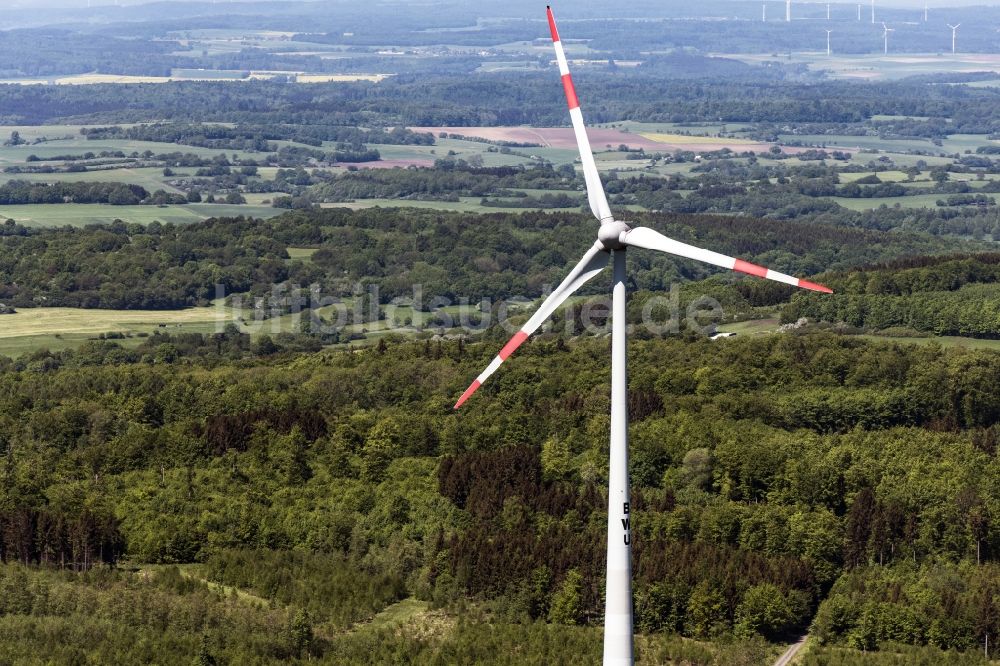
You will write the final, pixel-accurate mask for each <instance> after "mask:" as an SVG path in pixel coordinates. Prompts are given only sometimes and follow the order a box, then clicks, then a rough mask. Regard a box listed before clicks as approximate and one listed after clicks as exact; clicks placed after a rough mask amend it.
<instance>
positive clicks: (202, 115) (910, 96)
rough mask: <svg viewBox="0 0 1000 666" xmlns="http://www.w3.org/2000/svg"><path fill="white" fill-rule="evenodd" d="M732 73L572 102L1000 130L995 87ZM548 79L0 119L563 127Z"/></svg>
mask: <svg viewBox="0 0 1000 666" xmlns="http://www.w3.org/2000/svg"><path fill="white" fill-rule="evenodd" d="M705 60H712V59H707V58H706V59H705ZM724 62H731V61H724ZM734 69H735V71H733V72H732V73H731V74H730V75H728V76H725V75H721V74H720V76H718V77H717V80H711V79H709V80H705V79H701V78H699V79H691V78H686V77H682V76H678V77H674V78H669V77H666V76H664V74H663V72H662V67H660V66H659V64H658V63H651V64H650V65H649V66H648V67H643V66H640V67H635V68H631V69H630V70H626V69H624V68H619V69H616V70H610V71H609V70H603V69H601V68H592V69H583V70H581V71H580V72H578V73H577V76H576V80H578V87H579V90H580V94H581V99H582V98H583V97H584V96H585V97H586V100H587V106H586V109H587V120H588V122H591V123H597V122H613V121H617V120H621V119H624V118H628V119H630V120H634V121H650V122H691V121H700V120H704V119H706V118H709V119H712V120H719V121H723V122H762V123H794V124H795V125H796V126H798V125H803V124H828V123H842V124H843V123H847V124H854V123H860V122H863V121H866V120H868V119H869V118H871V116H873V115H876V114H884V115H893V116H919V117H930V118H950V119H951V123H950V129H949V131H950V132H952V133H954V132H963V133H981V134H989V133H996V132H1000V124H998V123H1000V121H998V120H997V118H996V117H995V113H994V112H993V108H994V107H995V104H996V99H997V96H998V95H1000V91H998V89H997V88H991V87H981V88H978V87H969V86H951V85H949V86H937V85H930V86H929V85H927V84H926V82H922V81H919V80H907V79H904V80H901V81H872V82H867V83H864V84H858V83H856V82H848V81H836V80H826V79H822V78H813V79H811V80H810V79H809V78H806V79H805V80H797V79H795V78H790V79H789V80H784V79H783V77H780V76H776V75H774V74H772V73H770V71H769V70H770V68H754V67H750V66H746V65H738V66H734ZM552 76H553V75H552V72H549V71H545V72H538V73H529V72H496V73H482V74H479V75H477V76H475V77H472V78H470V77H468V76H463V75H453V74H448V73H446V72H443V73H424V74H420V75H410V74H400V75H398V76H393V77H390V78H389V79H386V80H384V81H381V82H379V83H367V82H355V83H348V82H338V83H332V84H310V85H308V86H303V85H300V84H291V83H287V82H278V81H246V82H243V83H242V84H241V85H239V86H233V85H232V83H231V82H196V81H191V82H185V81H178V82H175V83H172V84H171V85H162V84H112V85H109V84H94V85H91V86H84V87H81V86H4V85H0V109H2V114H0V123H2V124H5V125H24V124H29V125H30V124H40V123H54V122H56V121H63V122H65V121H70V120H72V121H73V122H86V123H89V124H94V123H101V124H108V123H134V122H170V123H187V122H217V123H218V122H230V123H244V124H248V125H263V126H272V125H273V126H277V127H281V126H282V125H320V126H324V125H326V126H341V127H346V126H352V127H357V126H361V127H367V126H370V125H371V124H373V123H378V124H379V125H381V126H384V127H393V126H395V125H397V124H403V125H407V126H468V125H471V126H482V125H522V124H530V125H537V126H563V125H565V124H566V118H565V109H564V108H563V106H562V104H561V103H560V100H559V98H558V94H559V90H558V85H556V86H555V87H553V81H554V79H553V78H552ZM818 76H819V75H815V77H818ZM944 80H945V81H950V80H951V79H948V78H945V79H944ZM963 80H964V79H963ZM556 83H557V84H558V82H556ZM512 90H516V91H517V98H518V104H516V105H511V104H509V103H506V102H507V101H509V96H510V94H511V91H512ZM833 100H836V103H834V101H833ZM344 131H347V130H346V129H345V130H344Z"/></svg>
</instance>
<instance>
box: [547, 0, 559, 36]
mask: <svg viewBox="0 0 1000 666" xmlns="http://www.w3.org/2000/svg"><path fill="white" fill-rule="evenodd" d="M545 14H546V15H547V16H548V17H549V32H551V33H552V41H553V42H558V41H559V31H558V30H556V17H555V16H553V15H552V8H551V7H546V8H545Z"/></svg>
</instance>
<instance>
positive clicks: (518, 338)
mask: <svg viewBox="0 0 1000 666" xmlns="http://www.w3.org/2000/svg"><path fill="white" fill-rule="evenodd" d="M527 339H528V334H527V333H525V332H524V331H518V332H517V333H515V334H514V337H512V338H511V339H510V341H509V342H507V344H505V345H504V346H503V349H501V350H500V353H499V354H497V356H499V357H500V360H502V361H506V360H507V357H508V356H510V355H511V354H513V353H514V350H515V349H517V348H518V347H520V346H521V343H522V342H524V341H525V340H527Z"/></svg>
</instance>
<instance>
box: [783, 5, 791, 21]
mask: <svg viewBox="0 0 1000 666" xmlns="http://www.w3.org/2000/svg"><path fill="white" fill-rule="evenodd" d="M791 20H792V0H785V21H786V22H790V21H791Z"/></svg>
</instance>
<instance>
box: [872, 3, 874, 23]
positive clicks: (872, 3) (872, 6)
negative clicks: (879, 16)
mask: <svg viewBox="0 0 1000 666" xmlns="http://www.w3.org/2000/svg"><path fill="white" fill-rule="evenodd" d="M872 25H875V0H872Z"/></svg>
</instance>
